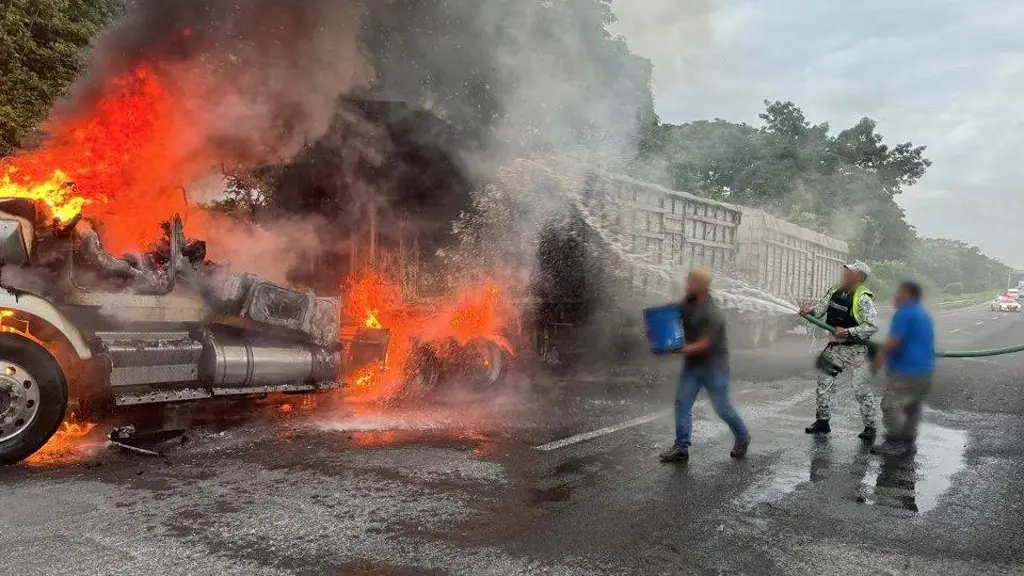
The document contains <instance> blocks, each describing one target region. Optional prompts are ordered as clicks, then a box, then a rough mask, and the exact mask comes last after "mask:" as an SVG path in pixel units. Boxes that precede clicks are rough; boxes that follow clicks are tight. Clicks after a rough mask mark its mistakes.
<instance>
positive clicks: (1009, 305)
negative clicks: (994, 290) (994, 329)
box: [989, 294, 1021, 312]
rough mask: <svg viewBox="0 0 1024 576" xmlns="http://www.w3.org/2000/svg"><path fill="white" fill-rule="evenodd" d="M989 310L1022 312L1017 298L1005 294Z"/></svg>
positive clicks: (994, 301)
mask: <svg viewBox="0 0 1024 576" xmlns="http://www.w3.org/2000/svg"><path fill="white" fill-rule="evenodd" d="M989 309H990V310H992V311H993V312H1020V310H1021V304H1020V302H1018V301H1017V299H1016V298H1014V297H1012V296H1010V295H1008V294H1004V295H1001V296H999V297H998V298H996V299H995V300H993V301H992V304H990V305H989Z"/></svg>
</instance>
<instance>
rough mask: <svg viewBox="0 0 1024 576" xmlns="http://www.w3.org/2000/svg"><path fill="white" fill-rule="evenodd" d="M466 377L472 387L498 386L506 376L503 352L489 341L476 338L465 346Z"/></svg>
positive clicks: (505, 361)
mask: <svg viewBox="0 0 1024 576" xmlns="http://www.w3.org/2000/svg"><path fill="white" fill-rule="evenodd" d="M466 353H467V356H468V358H467V366H466V370H465V372H466V375H467V376H468V380H469V382H470V384H471V385H472V386H481V387H490V386H493V385H495V384H500V383H501V382H502V381H504V380H505V376H506V375H507V374H508V365H509V362H508V357H507V356H506V354H505V351H504V350H502V349H501V346H498V345H497V344H495V343H494V342H491V341H490V340H485V339H483V338H477V339H476V340H473V341H472V342H470V343H469V345H468V346H466Z"/></svg>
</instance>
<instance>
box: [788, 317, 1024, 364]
mask: <svg viewBox="0 0 1024 576" xmlns="http://www.w3.org/2000/svg"><path fill="white" fill-rule="evenodd" d="M802 316H803V318H804V320H807V321H808V322H810V323H811V324H814V325H815V326H817V327H818V328H821V329H822V330H825V331H827V332H828V333H829V334H834V333H835V331H836V329H835V328H833V327H831V326H829V325H828V324H826V323H825V322H824V321H822V320H819V319H818V318H815V317H814V316H810V315H802ZM868 346H870V347H872V348H878V347H879V344H877V343H875V342H868ZM1016 352H1024V344H1021V345H1019V346H1008V347H1006V348H990V349H988V350H949V351H945V352H943V351H939V352H936V353H935V355H936V356H938V357H939V358H983V357H985V356H1002V355H1003V354H1014V353H1016Z"/></svg>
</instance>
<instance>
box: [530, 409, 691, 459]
mask: <svg viewBox="0 0 1024 576" xmlns="http://www.w3.org/2000/svg"><path fill="white" fill-rule="evenodd" d="M669 414H672V410H661V411H659V412H655V413H653V414H647V415H646V416H640V417H638V418H633V419H632V420H626V421H625V422H621V423H619V424H613V425H611V426H606V427H604V428H601V429H600V430H594V431H593V432H584V433H582V434H577V435H575V436H570V437H568V438H563V439H561V440H555V441H554V442H548V443H547V444H541V445H540V446H536V447H535V448H536V449H537V450H540V451H541V452H551V451H552V450H558V449H559V448H565V447H566V446H572V445H573V444H579V443H580V442H586V441H587V440H593V439H594V438H600V437H601V436H607V435H608V434H614V433H616V432H619V431H621V430H625V429H627V428H633V427H634V426H639V425H641V424H646V423H648V422H652V421H654V420H657V419H658V418H664V417H665V416H668V415H669Z"/></svg>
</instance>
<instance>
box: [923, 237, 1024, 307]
mask: <svg viewBox="0 0 1024 576" xmlns="http://www.w3.org/2000/svg"><path fill="white" fill-rule="evenodd" d="M909 263H910V265H911V266H913V267H914V268H915V269H917V270H920V271H921V273H922V274H924V275H925V276H927V277H929V278H931V279H932V280H933V281H934V282H935V283H936V284H938V285H939V286H948V285H953V284H961V285H962V286H961V291H963V292H970V293H973V292H981V291H983V290H994V289H998V288H1005V287H1006V279H1007V274H1008V273H1009V268H1008V267H1007V266H1006V265H1005V264H1003V263H1002V262H999V261H998V260H994V259H992V258H989V257H988V256H985V255H984V254H982V253H981V250H980V249H979V248H978V247H977V246H971V245H970V244H967V243H965V242H961V241H959V240H946V239H940V238H919V239H917V241H916V242H915V245H914V250H913V252H912V254H911V257H910V260H909Z"/></svg>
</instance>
